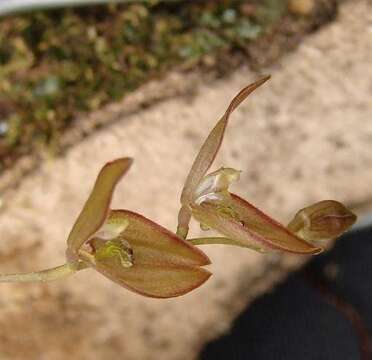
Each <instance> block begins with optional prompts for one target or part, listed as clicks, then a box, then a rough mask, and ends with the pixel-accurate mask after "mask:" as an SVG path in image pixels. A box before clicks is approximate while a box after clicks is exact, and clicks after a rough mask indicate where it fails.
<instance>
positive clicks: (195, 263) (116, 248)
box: [87, 210, 211, 298]
mask: <svg viewBox="0 0 372 360" xmlns="http://www.w3.org/2000/svg"><path fill="white" fill-rule="evenodd" d="M106 224H107V225H109V226H106V227H105V228H106V235H107V234H108V233H107V229H111V230H112V233H113V234H115V233H117V231H116V228H121V227H122V225H123V224H125V225H126V227H125V230H124V231H123V232H122V233H121V234H120V236H119V237H118V238H116V239H114V240H110V241H104V240H101V239H93V240H92V241H91V242H90V243H91V244H92V247H93V248H94V250H95V253H96V254H98V255H99V256H94V261H92V260H91V257H89V258H87V260H88V262H90V263H91V265H92V267H93V268H95V269H96V270H97V271H98V272H100V273H102V274H103V275H104V276H106V277H107V278H109V279H110V280H112V281H114V282H116V283H117V284H119V285H121V286H123V287H125V288H127V289H129V290H132V291H134V292H137V293H139V294H142V295H145V296H149V297H157V298H169V297H175V296H180V295H183V294H186V293H187V292H189V291H191V290H193V289H195V288H196V287H198V286H200V285H202V284H203V283H204V282H205V281H206V280H207V279H208V278H209V277H210V276H211V273H210V272H209V271H208V270H205V269H203V268H201V267H200V266H203V265H207V264H209V263H210V261H209V259H208V257H207V256H206V255H205V254H204V253H203V252H202V251H201V250H199V249H198V248H196V247H195V246H193V245H192V244H190V243H188V242H186V241H185V240H183V239H180V238H179V237H177V236H176V235H175V234H173V233H171V232H170V231H168V230H166V229H164V228H163V227H161V226H160V225H158V224H156V223H154V222H152V221H151V220H149V219H147V218H145V217H143V216H142V215H139V214H136V213H134V212H131V211H127V210H112V211H111V212H110V216H109V218H108V220H107V222H106ZM106 244H108V247H107V246H106ZM106 247H107V249H106ZM128 250H130V251H128ZM128 260H129V263H128ZM123 261H124V265H125V266H123Z"/></svg>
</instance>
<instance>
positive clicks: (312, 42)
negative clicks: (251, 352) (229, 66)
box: [0, 0, 372, 360]
mask: <svg viewBox="0 0 372 360" xmlns="http://www.w3.org/2000/svg"><path fill="white" fill-rule="evenodd" d="M371 37H372V3H371V2H370V1H368V0H355V1H352V2H346V3H344V4H343V5H342V6H341V12H340V14H339V17H338V18H337V21H335V22H334V23H333V24H331V25H329V26H327V27H324V28H322V29H321V30H320V31H319V32H317V33H316V34H314V35H313V36H311V37H308V38H307V39H306V40H305V41H304V42H303V44H302V45H301V46H300V47H299V49H298V50H297V51H296V52H295V53H293V54H290V55H288V56H287V57H285V58H283V59H282V60H281V62H280V63H279V64H277V65H275V67H272V68H270V69H267V71H266V72H268V73H271V74H272V75H273V78H272V80H271V81H270V82H269V83H267V84H266V85H265V86H263V87H262V88H261V89H259V90H258V91H257V92H255V94H253V95H252V96H251V97H250V99H249V100H248V101H247V102H245V103H244V104H243V105H242V106H241V107H240V108H239V109H238V110H237V111H236V113H235V114H234V116H233V118H232V121H231V123H230V127H229V129H228V132H227V136H226V138H225V142H224V145H223V147H222V149H221V152H220V155H219V157H218V159H217V161H216V164H215V166H214V168H217V167H218V166H220V165H222V164H223V165H225V166H231V167H235V168H238V169H241V170H243V171H244V172H243V175H242V179H241V181H240V182H239V184H237V185H236V186H235V189H234V192H237V193H238V194H240V195H242V196H243V197H245V198H247V199H249V201H251V202H253V203H254V204H256V205H257V206H258V207H260V208H261V209H263V210H265V211H266V212H267V213H269V214H271V215H273V216H274V217H275V218H277V219H278V220H280V221H283V222H286V221H288V220H289V219H290V217H291V216H293V214H294V213H295V212H296V211H297V210H298V209H299V208H301V207H303V206H305V205H308V204H310V203H312V202H315V201H318V200H321V199H328V198H330V199H337V200H340V201H343V202H345V203H347V204H351V205H354V206H357V205H359V204H365V203H368V202H369V199H372V187H371V186H370V184H371V183H372V171H371V169H370V167H369V166H366V164H371V163H372V152H371V150H370V149H371V146H372V121H371V118H372V106H371V105H372V104H371V99H372V69H371V66H370V64H371V63H372V41H371ZM257 77H258V75H257V74H254V73H252V72H251V71H250V70H249V69H247V68H246V67H244V66H243V67H241V68H239V69H238V70H237V71H236V72H234V73H233V74H232V75H231V76H229V77H228V78H223V79H220V80H218V81H213V82H210V83H205V84H203V85H198V86H197V87H196V88H195V94H196V95H195V96H193V97H179V98H174V99H170V100H167V101H164V102H162V103H160V104H157V105H155V106H152V107H149V108H148V109H144V110H143V111H140V112H137V113H136V114H133V115H131V116H123V117H122V118H120V119H118V121H116V122H115V123H114V124H113V125H111V126H108V127H105V128H104V129H102V130H101V131H97V132H96V133H95V134H94V135H92V136H90V137H87V138H86V139H85V140H84V141H83V142H81V143H79V144H78V145H76V146H74V147H73V148H71V149H70V150H69V151H68V153H67V154H66V156H65V157H63V158H60V159H57V160H53V161H47V162H45V163H44V164H42V166H41V167H40V168H39V169H38V170H37V171H36V172H34V173H32V174H30V175H29V176H27V177H25V178H24V179H23V181H22V183H21V184H20V186H19V187H18V188H17V189H16V190H15V191H14V190H13V191H7V192H5V193H3V194H2V203H3V205H2V206H3V207H2V210H3V211H2V213H1V217H0V228H1V231H2V242H1V243H0V258H1V270H2V272H4V273H5V272H16V271H29V270H37V269H41V268H45V267H50V266H55V265H58V264H60V263H62V262H63V261H64V250H65V246H64V239H65V238H66V236H67V234H68V232H69V230H70V226H71V224H72V223H73V222H74V219H75V217H76V216H77V214H78V212H79V211H80V209H81V207H82V204H83V203H84V201H85V199H86V197H87V195H88V193H89V191H90V188H91V186H92V184H93V182H94V179H95V176H96V174H97V172H98V170H99V169H100V168H101V166H102V165H103V164H104V163H105V162H107V161H109V160H112V159H113V158H115V157H119V156H132V157H134V158H135V163H134V166H133V168H132V169H131V171H130V172H129V174H128V175H127V177H126V178H125V179H124V181H122V184H120V185H119V186H118V189H117V192H116V194H115V198H114V204H113V205H114V206H113V207H114V208H127V209H131V210H133V211H138V212H140V213H142V214H143V215H145V216H147V217H149V218H151V219H153V220H154V221H157V222H158V223H160V224H162V225H164V226H166V227H168V228H170V229H175V226H176V214H177V210H178V206H179V204H178V197H179V194H180V190H181V188H182V184H183V181H184V179H185V176H186V174H187V171H188V168H189V167H190V165H191V163H192V160H193V158H194V156H195V154H196V152H197V150H198V148H199V146H200V145H201V142H202V141H203V139H204V138H205V136H206V135H207V133H208V132H209V130H210V129H211V128H212V126H213V125H214V123H215V121H216V120H217V119H218V117H219V116H220V115H221V114H222V113H223V112H224V110H225V108H226V106H227V104H228V103H229V100H230V99H231V97H232V96H233V95H235V94H236V93H237V92H238V91H239V90H240V89H241V88H242V87H243V86H245V85H246V84H248V83H250V82H252V81H253V80H255V79H256V78H257ZM179 80H180V81H183V80H184V81H187V79H182V78H179ZM196 83H197V82H196ZM139 96H140V95H139ZM117 106H119V107H121V108H123V109H125V108H126V106H127V103H126V102H123V103H122V104H119V105H117ZM118 113H119V112H118ZM100 116H105V113H104V112H100ZM4 181H5V180H4ZM198 234H200V230H199V229H198V227H197V226H194V228H193V235H198ZM203 249H204V250H205V251H206V253H207V254H208V255H209V256H210V258H211V260H212V262H213V264H212V265H211V267H210V268H211V271H212V272H213V274H214V275H213V276H212V277H211V278H210V279H209V281H208V282H207V283H206V284H205V285H204V286H203V287H201V288H199V289H197V290H195V291H194V292H192V293H190V294H188V295H186V296H184V297H181V298H178V299H171V300H153V299H147V298H143V297H140V296H138V295H136V294H132V293H130V292H128V291H126V290H124V289H122V288H120V287H118V286H117V285H115V284H113V283H111V282H110V281H108V280H107V279H105V278H103V277H102V276H100V275H99V274H98V273H95V272H94V271H90V270H86V271H83V272H81V273H79V274H77V275H75V276H73V277H71V278H69V279H66V280H64V281H60V282H55V283H50V284H26V285H25V284H24V285H22V284H20V285H18V284H2V285H1V286H2V296H1V298H0V302H1V309H2V311H1V313H0V326H1V329H2V331H1V333H0V358H1V359H4V360H7V359H12V360H18V359H25V358H27V359H30V360H33V359H35V360H36V359H37V360H40V359H41V360H43V359H55V360H59V359H65V358H66V356H68V357H69V358H71V359H79V360H80V359H81V360H83V359H84V360H85V359H90V360H95V359H116V358H118V357H120V358H123V359H127V360H131V359H141V360H142V359H180V360H181V359H193V358H195V357H197V354H198V352H199V350H200V348H201V347H202V346H203V344H204V343H205V342H206V341H207V340H209V339H211V338H213V337H215V336H216V335H217V334H219V333H221V332H224V331H227V330H228V329H229V326H230V324H231V321H232V319H233V318H234V317H235V316H236V315H237V314H238V313H239V311H240V310H241V309H242V308H243V306H245V305H246V304H247V303H249V302H251V301H252V300H253V299H254V298H256V297H257V296H258V295H260V294H262V293H263V292H265V291H268V290H269V289H270V288H271V287H272V286H273V284H274V283H276V282H277V281H278V280H279V279H281V278H283V277H284V276H285V275H286V274H287V273H288V271H290V270H291V269H293V268H296V267H298V266H299V265H301V264H302V263H303V262H304V261H306V260H307V258H306V257H294V256H288V255H285V256H277V255H261V254H258V253H255V252H252V251H249V250H242V249H238V248H230V247H225V246H215V247H213V248H212V247H204V248H203Z"/></svg>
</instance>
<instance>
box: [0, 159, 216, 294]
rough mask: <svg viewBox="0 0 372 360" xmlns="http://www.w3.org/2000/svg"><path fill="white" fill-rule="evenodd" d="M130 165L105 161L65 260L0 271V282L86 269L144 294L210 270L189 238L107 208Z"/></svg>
mask: <svg viewBox="0 0 372 360" xmlns="http://www.w3.org/2000/svg"><path fill="white" fill-rule="evenodd" d="M131 164H132V160H131V159H130V158H120V159H117V160H114V161H112V162H109V163H107V164H106V165H105V166H104V167H103V168H102V170H101V171H100V173H99V175H98V177H97V180H96V182H95V185H94V187H93V190H92V192H91V194H90V196H89V198H88V200H87V202H86V203H85V205H84V207H83V210H82V211H81V213H80V215H79V217H78V218H77V220H76V222H75V225H74V226H73V228H72V230H71V232H70V235H69V237H68V239H67V251H66V255H67V263H66V264H65V265H62V266H59V267H57V268H53V269H48V270H43V271H39V272H33V273H26V274H10V275H1V276H0V282H33V281H49V280H55V279H58V278H62V277H65V276H68V275H71V274H73V273H75V272H77V271H79V270H82V269H86V268H92V269H94V270H97V271H98V272H100V273H101V274H103V275H104V276H106V277H107V278H109V279H110V280H112V281H114V282H115V283H117V284H119V285H121V286H123V287H125V288H127V289H129V290H132V291H134V292H136V293H139V294H141V295H144V296H149V297H157V298H168V297H174V296H179V295H183V294H185V293H187V292H189V291H191V290H193V289H195V288H196V287H198V286H200V285H201V284H203V283H204V282H205V281H206V280H207V279H208V278H209V277H210V275H211V273H210V272H209V271H208V270H206V269H204V268H203V266H205V265H208V264H210V260H209V259H208V257H207V256H206V255H205V254H204V253H203V252H202V251H200V250H199V249H198V248H197V247H195V246H194V245H192V244H191V243H189V242H187V241H185V240H183V239H182V238H180V237H178V236H177V235H176V234H173V233H172V232H170V231H168V230H167V229H165V228H163V227H162V226H160V225H158V224H156V223H154V222H153V221H151V220H149V219H147V218H145V217H144V216H142V215H140V214H137V213H134V212H132V211H129V210H111V209H110V202H111V198H112V194H113V191H114V188H115V186H116V184H117V183H118V181H119V180H120V179H121V177H122V176H123V175H124V174H125V173H126V172H127V170H128V169H129V167H130V166H131Z"/></svg>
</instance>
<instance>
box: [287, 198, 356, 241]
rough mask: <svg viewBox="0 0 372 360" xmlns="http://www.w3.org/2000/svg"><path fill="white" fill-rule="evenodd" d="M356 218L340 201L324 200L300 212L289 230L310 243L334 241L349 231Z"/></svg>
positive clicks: (289, 226) (290, 224)
mask: <svg viewBox="0 0 372 360" xmlns="http://www.w3.org/2000/svg"><path fill="white" fill-rule="evenodd" d="M356 218H357V217H356V215H355V214H353V213H352V212H351V211H350V210H349V209H347V208H346V207H345V206H344V205H343V204H341V203H339V202H338V201H334V200H324V201H320V202H318V203H315V204H313V205H310V206H308V207H306V208H304V209H301V210H300V211H298V212H297V214H296V215H295V217H294V218H293V220H292V221H291V222H290V223H289V225H288V229H289V230H291V231H292V232H294V233H295V234H297V235H298V236H299V237H301V238H303V239H304V240H306V241H309V242H312V241H317V240H325V239H334V238H336V237H338V236H340V235H341V234H342V233H344V232H345V231H346V230H348V229H349V228H350V227H351V226H352V225H353V224H354V223H355V221H356Z"/></svg>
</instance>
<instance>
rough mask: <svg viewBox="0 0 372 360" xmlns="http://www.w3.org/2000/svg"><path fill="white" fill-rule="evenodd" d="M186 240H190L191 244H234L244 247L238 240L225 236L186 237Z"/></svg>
mask: <svg viewBox="0 0 372 360" xmlns="http://www.w3.org/2000/svg"><path fill="white" fill-rule="evenodd" d="M187 241H189V242H191V243H192V244H193V245H234V246H241V247H245V246H243V245H242V244H241V243H239V242H238V241H236V240H234V239H229V238H225V237H205V238H195V239H188V240H187Z"/></svg>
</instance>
